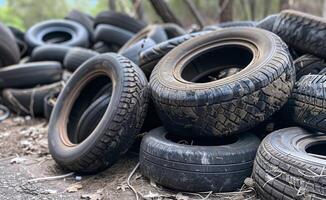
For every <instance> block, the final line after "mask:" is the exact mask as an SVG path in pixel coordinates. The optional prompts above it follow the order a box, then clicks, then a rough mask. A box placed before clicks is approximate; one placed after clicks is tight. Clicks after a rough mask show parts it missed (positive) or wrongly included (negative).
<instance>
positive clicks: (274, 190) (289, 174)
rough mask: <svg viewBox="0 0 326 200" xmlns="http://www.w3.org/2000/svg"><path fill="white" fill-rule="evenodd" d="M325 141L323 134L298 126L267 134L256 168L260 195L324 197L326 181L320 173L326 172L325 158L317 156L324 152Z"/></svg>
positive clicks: (271, 196)
mask: <svg viewBox="0 0 326 200" xmlns="http://www.w3.org/2000/svg"><path fill="white" fill-rule="evenodd" d="M325 142H326V137H325V135H324V134H318V133H311V132H307V131H305V130H304V129H301V128H298V127H291V128H285V129H281V130H278V131H275V132H273V133H271V134H269V135H267V137H266V138H265V139H264V140H263V141H262V143H261V145H260V147H259V149H258V151H257V155H256V159H255V164H254V169H253V179H254V180H255V186H256V187H255V189H256V191H257V193H258V195H259V196H260V197H261V198H262V199H271V200H278V199H284V200H291V199H325V198H326V191H325V184H326V181H325V179H324V178H322V177H320V176H324V173H325V172H324V169H325V165H326V162H325V159H323V158H318V157H317V156H316V154H318V153H319V155H321V156H325V149H324V146H322V145H325ZM318 148H319V149H318ZM318 150H319V151H320V152H318ZM308 153H313V154H308Z"/></svg>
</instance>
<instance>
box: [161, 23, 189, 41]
mask: <svg viewBox="0 0 326 200" xmlns="http://www.w3.org/2000/svg"><path fill="white" fill-rule="evenodd" d="M161 26H162V27H163V29H164V31H165V33H166V36H167V37H168V39H172V38H175V37H178V36H181V35H185V34H187V32H186V31H185V30H184V29H183V28H182V27H180V26H179V25H177V24H174V23H165V24H162V25H161Z"/></svg>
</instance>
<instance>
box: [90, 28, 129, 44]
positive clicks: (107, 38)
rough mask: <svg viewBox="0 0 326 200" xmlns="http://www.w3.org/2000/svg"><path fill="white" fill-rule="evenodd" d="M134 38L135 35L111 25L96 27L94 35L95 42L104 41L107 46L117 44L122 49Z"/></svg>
mask: <svg viewBox="0 0 326 200" xmlns="http://www.w3.org/2000/svg"><path fill="white" fill-rule="evenodd" d="M133 36H134V33H132V32H130V31H127V30H124V29H122V28H119V27H115V26H112V25H109V24H100V25H98V26H96V29H95V33H94V39H95V42H99V41H102V42H105V43H107V44H115V45H118V46H120V47H121V46H123V45H124V44H125V43H126V42H127V41H128V40H130V39H131V38H132V37H133Z"/></svg>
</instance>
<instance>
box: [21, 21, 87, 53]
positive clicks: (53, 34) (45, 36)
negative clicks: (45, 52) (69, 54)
mask: <svg viewBox="0 0 326 200" xmlns="http://www.w3.org/2000/svg"><path fill="white" fill-rule="evenodd" d="M25 40H26V42H27V43H28V45H29V46H30V47H31V48H35V47H37V46H41V45H45V44H58V45H63V46H80V47H88V45H89V40H88V33H87V30H86V29H85V28H84V27H83V26H82V25H81V24H79V23H77V22H74V21H70V20H48V21H43V22H40V23H37V24H35V25H34V26H32V27H31V28H29V29H28V30H27V32H26V34H25Z"/></svg>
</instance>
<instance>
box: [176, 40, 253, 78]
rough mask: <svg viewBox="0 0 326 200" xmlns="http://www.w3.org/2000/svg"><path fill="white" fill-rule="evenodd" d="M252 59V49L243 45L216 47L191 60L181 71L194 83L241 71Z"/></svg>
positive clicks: (182, 75) (183, 76)
mask: <svg viewBox="0 0 326 200" xmlns="http://www.w3.org/2000/svg"><path fill="white" fill-rule="evenodd" d="M252 59H253V53H252V51H251V50H250V49H249V48H247V47H245V46H242V45H233V44H232V45H230V44H229V45H223V46H219V47H215V48H212V49H209V50H206V51H203V52H202V53H201V54H199V55H198V56H197V57H195V58H194V59H192V60H190V62H189V63H188V64H187V65H186V66H185V67H184V68H183V70H182V71H181V77H182V78H183V79H184V80H186V81H190V82H193V83H207V82H211V81H216V80H218V79H222V78H226V77H228V76H231V75H233V74H235V73H237V72H239V71H241V70H242V69H243V68H245V67H246V66H247V65H248V64H249V63H250V62H251V61H252Z"/></svg>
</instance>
